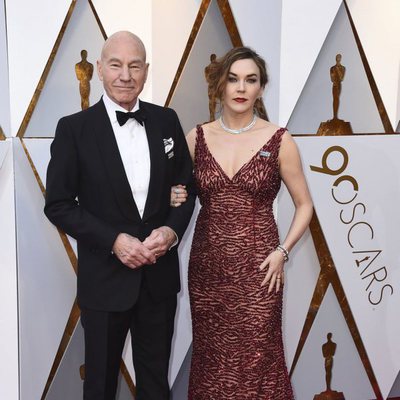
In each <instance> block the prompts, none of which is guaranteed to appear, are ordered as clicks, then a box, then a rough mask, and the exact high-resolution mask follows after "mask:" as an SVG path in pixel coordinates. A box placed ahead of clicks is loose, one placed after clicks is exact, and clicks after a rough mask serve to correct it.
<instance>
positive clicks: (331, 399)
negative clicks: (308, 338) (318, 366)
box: [314, 332, 345, 400]
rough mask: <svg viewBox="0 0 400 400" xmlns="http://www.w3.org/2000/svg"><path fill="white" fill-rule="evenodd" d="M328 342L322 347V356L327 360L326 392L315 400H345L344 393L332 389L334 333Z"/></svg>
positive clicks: (334, 348) (315, 397)
mask: <svg viewBox="0 0 400 400" xmlns="http://www.w3.org/2000/svg"><path fill="white" fill-rule="evenodd" d="M326 337H327V339H328V340H327V341H326V343H324V344H323V345H322V355H323V356H324V359H325V382H326V390H325V391H323V392H321V393H320V394H316V395H315V396H314V400H345V398H344V395H343V393H342V392H337V391H336V390H332V389H331V382H332V369H333V356H334V355H335V352H336V343H335V342H333V341H332V333H330V332H329V333H328V335H327V336H326Z"/></svg>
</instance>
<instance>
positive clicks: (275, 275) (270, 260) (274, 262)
mask: <svg viewBox="0 0 400 400" xmlns="http://www.w3.org/2000/svg"><path fill="white" fill-rule="evenodd" d="M284 263H285V260H284V258H283V254H282V252H280V251H279V250H275V251H273V252H272V253H270V255H269V256H268V257H267V258H266V259H265V260H264V261H263V263H262V264H261V265H260V267H259V268H260V270H261V271H263V270H264V269H265V268H266V267H267V266H269V268H268V272H267V275H265V278H264V280H263V281H262V284H261V286H266V285H267V284H268V282H269V286H268V293H271V292H272V291H273V290H274V289H275V291H276V292H279V289H280V288H281V287H282V286H283V281H284V270H283V266H284Z"/></svg>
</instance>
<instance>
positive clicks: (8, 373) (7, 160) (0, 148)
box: [0, 139, 19, 399]
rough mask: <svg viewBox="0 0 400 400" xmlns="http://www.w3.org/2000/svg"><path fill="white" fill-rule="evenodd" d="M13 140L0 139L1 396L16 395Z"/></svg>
mask: <svg viewBox="0 0 400 400" xmlns="http://www.w3.org/2000/svg"><path fill="white" fill-rule="evenodd" d="M14 201H15V198H14V168H13V152H12V141H11V139H8V140H7V141H0V221H1V222H0V332H1V341H0V360H2V362H1V363H0V399H18V396H19V389H18V318H17V315H18V314H17V311H18V299H17V260H16V252H15V204H14Z"/></svg>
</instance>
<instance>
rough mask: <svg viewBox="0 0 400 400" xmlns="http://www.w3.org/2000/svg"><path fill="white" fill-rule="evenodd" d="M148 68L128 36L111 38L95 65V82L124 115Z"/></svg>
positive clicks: (134, 100)
mask: <svg viewBox="0 0 400 400" xmlns="http://www.w3.org/2000/svg"><path fill="white" fill-rule="evenodd" d="M148 67H149V65H148V64H147V63H146V61H145V53H144V51H143V48H142V47H141V45H140V44H139V43H138V42H137V41H136V40H134V39H133V38H131V37H128V36H122V37H118V38H114V39H113V40H112V41H111V42H110V43H108V44H107V46H106V47H105V48H104V49H103V53H102V58H101V60H99V61H97V71H98V74H99V78H100V80H101V81H102V82H103V86H104V89H105V91H106V93H107V95H108V97H110V99H112V100H113V101H114V102H115V103H117V104H119V105H120V106H121V107H123V108H125V109H126V110H127V111H130V110H131V109H132V108H133V106H134V105H135V104H136V100H137V98H138V96H139V94H140V93H141V91H142V90H143V86H144V83H145V82H146V78H147V72H148Z"/></svg>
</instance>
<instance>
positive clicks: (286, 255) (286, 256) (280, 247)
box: [276, 244, 289, 262]
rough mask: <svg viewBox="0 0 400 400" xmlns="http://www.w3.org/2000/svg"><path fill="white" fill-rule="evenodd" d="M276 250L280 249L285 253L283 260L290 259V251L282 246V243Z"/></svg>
mask: <svg viewBox="0 0 400 400" xmlns="http://www.w3.org/2000/svg"><path fill="white" fill-rule="evenodd" d="M276 250H278V251H280V252H281V253H282V254H283V260H284V261H285V262H286V261H289V252H288V251H287V249H286V248H285V247H284V246H282V245H281V244H278V247H277V248H276Z"/></svg>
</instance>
